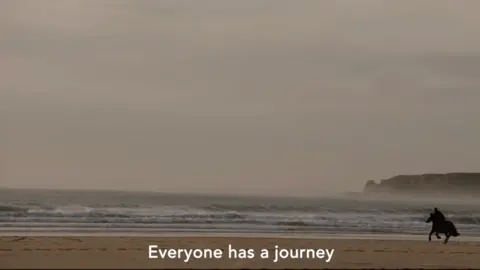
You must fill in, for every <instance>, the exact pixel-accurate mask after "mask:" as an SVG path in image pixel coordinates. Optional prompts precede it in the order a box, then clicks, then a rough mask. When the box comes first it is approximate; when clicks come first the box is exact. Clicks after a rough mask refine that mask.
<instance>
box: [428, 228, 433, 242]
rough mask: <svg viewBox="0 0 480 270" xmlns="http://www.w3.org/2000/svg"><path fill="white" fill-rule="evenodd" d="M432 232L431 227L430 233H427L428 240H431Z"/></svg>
mask: <svg viewBox="0 0 480 270" xmlns="http://www.w3.org/2000/svg"><path fill="white" fill-rule="evenodd" d="M433 233H434V231H433V229H432V230H431V231H430V234H428V241H432V234H433Z"/></svg>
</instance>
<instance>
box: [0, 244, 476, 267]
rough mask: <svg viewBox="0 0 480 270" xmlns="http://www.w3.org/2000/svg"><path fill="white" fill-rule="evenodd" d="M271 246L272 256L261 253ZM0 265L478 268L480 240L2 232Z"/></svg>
mask: <svg viewBox="0 0 480 270" xmlns="http://www.w3.org/2000/svg"><path fill="white" fill-rule="evenodd" d="M150 245H156V246H157V247H158V248H159V249H176V250H178V249H187V250H188V249H221V250H222V251H223V256H222V257H221V258H214V259H203V260H202V259H193V258H190V260H189V261H188V262H185V258H181V259H168V258H165V259H160V258H157V259H149V246H150ZM229 245H230V246H231V247H233V248H235V249H253V250H254V251H255V258H252V259H230V258H229V255H228V248H229ZM275 246H278V247H279V248H280V249H322V250H332V249H333V250H334V253H333V256H332V257H331V260H330V262H329V263H327V262H326V260H325V258H323V259H321V258H310V259H305V258H303V259H281V260H279V261H278V262H276V263H274V262H273V261H274V258H273V256H274V250H275ZM262 249H268V250H269V253H270V254H271V256H270V258H268V259H266V258H265V259H262V258H260V257H259V254H260V251H261V250H262ZM0 261H1V263H0V268H3V269H13V268H23V269H27V268H30V269H32V268H36V269H39V268H49V269H53V268H90V269H93V268H97V269H98V268H117V269H118V268H137V269H147V268H150V269H152V268H157V269H161V268H217V269H218V268H236V269H242V268H243V269H245V268H249V269H253V268H256V269H260V268H296V269H301V268H302V269H305V268H432V269H433V268H437V269H438V268H452V269H453V268H455V269H458V268H474V267H478V266H479V265H480V242H474V241H471V242H468V241H466V240H460V239H459V238H457V239H451V241H450V242H449V243H448V244H446V245H445V244H443V243H442V241H441V240H436V239H435V240H433V241H432V242H428V241H427V239H426V238H425V240H381V239H374V240H368V239H307V238H303V239H297V238H262V237H100V236H99V237H87V236H70V237H65V236H56V237H52V236H48V237H47V236H22V237H14V236H3V237H0Z"/></svg>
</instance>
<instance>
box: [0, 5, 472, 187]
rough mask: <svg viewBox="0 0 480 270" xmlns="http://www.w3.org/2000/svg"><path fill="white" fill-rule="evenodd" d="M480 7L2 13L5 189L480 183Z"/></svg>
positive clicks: (78, 8)
mask: <svg viewBox="0 0 480 270" xmlns="http://www.w3.org/2000/svg"><path fill="white" fill-rule="evenodd" d="M479 10H480V1H477V0H471V1H468V0H463V1H453V0H449V1H442V0H431V1H428V0H424V1H414V0H396V1H386V0H385V1H380V0H378V1H377V0H362V1H354V0H351V1H350V0H339V1H333V0H332V1H321V0H313V1H307V0H300V1H298V0H291V1H285V0H255V1H253V0H238V1H224V0H218V1H209V0H202V1H198V0H192V1H182V0H171V1H163V0H152V1H149V0H139V1H134V0H130V1H122V0H102V1H99V0H82V1H77V0H68V1H65V0H58V1H53V0H31V1H23V0H2V1H0V33H1V34H0V170H1V171H0V186H9V187H41V188H89V189H90V188H101V189H105V188H112V189H126V190H154V191H166V192H209V193H215V192H229V193H235V192H255V193H264V194H275V195H281V194H295V195H302V194H305V195H315V194H319V195H323V194H331V192H334V191H335V192H337V191H359V190H361V189H362V188H363V185H364V183H365V181H367V180H369V179H381V178H387V177H390V176H393V175H395V174H413V173H428V172H449V171H479V170H480V168H479V164H480V156H479V153H480V143H479V138H480V119H479V116H480V105H479V104H480V16H478V11H479Z"/></svg>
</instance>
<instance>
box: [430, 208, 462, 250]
mask: <svg viewBox="0 0 480 270" xmlns="http://www.w3.org/2000/svg"><path fill="white" fill-rule="evenodd" d="M426 222H427V223H430V222H432V223H433V225H432V230H431V231H430V234H429V235H428V241H432V234H433V233H435V236H436V237H437V239H440V238H441V237H440V235H438V234H439V233H443V234H445V236H446V238H445V241H444V242H443V243H444V244H446V243H447V242H448V239H449V238H450V236H453V237H457V236H459V235H460V234H459V233H458V231H457V228H455V225H454V224H453V222H451V221H449V220H438V219H437V218H436V217H435V215H434V214H433V213H431V214H430V217H428V219H427V221H426Z"/></svg>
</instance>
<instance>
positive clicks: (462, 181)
mask: <svg viewBox="0 0 480 270" xmlns="http://www.w3.org/2000/svg"><path fill="white" fill-rule="evenodd" d="M364 192H365V193H404V194H414V193H431V194H438V193H440V194H469V195H478V196H480V173H446V174H422V175H397V176H394V177H392V178H389V179H385V180H381V181H380V182H379V183H376V182H375V181H373V180H370V181H368V182H367V183H366V184H365V188H364Z"/></svg>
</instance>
